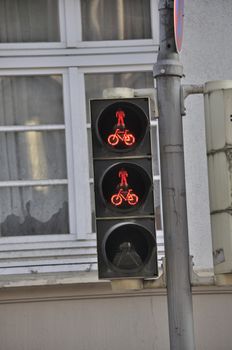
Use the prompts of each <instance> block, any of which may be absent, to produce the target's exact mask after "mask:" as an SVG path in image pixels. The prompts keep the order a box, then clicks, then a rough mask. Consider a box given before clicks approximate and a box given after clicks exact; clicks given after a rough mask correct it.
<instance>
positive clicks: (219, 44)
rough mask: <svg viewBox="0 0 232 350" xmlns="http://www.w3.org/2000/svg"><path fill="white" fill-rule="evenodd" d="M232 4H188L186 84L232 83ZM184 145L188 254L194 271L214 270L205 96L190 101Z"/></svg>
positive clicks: (193, 0) (197, 0)
mask: <svg viewBox="0 0 232 350" xmlns="http://www.w3.org/2000/svg"><path fill="white" fill-rule="evenodd" d="M231 16H232V2H231V1H230V0H222V1H217V0H204V1H201V0H186V1H185V19H184V41H183V48H182V52H181V62H182V63H183V66H184V73H185V76H186V77H185V78H184V79H183V84H203V83H205V82H206V81H209V80H220V79H232V50H231V45H230V44H229V42H230V40H231V38H232V21H231ZM186 109H187V110H186V117H184V144H185V164H186V187H187V205H188V223H189V239H190V250H191V254H192V255H193V256H194V262H195V268H199V269H205V268H210V267H212V254H211V251H212V248H211V234H210V217H209V202H208V179H207V164H206V146H205V124H204V108H203V97H202V95H193V96H189V97H188V99H187V100H186Z"/></svg>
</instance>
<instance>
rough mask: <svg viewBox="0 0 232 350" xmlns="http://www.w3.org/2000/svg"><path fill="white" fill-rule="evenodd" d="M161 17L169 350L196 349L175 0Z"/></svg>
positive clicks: (165, 4)
mask: <svg viewBox="0 0 232 350" xmlns="http://www.w3.org/2000/svg"><path fill="white" fill-rule="evenodd" d="M159 14H160V51H159V54H158V59H157V63H156V64H155V67H154V76H155V78H156V85H157V94H158V109H159V134H160V159H161V179H162V199H163V212H164V242H165V255H166V269H167V270H166V274H167V293H168V316H169V336H170V349H171V350H194V349H195V344H194V330H193V307H192V294H191V285H190V269H189V243H188V227H187V208H186V193H185V171H184V153H183V130H182V116H181V77H182V75H183V67H182V65H181V64H180V62H179V55H178V54H177V53H176V48H175V41H174V30H173V1H171V0H161V1H160V4H159Z"/></svg>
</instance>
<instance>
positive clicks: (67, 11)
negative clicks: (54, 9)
mask: <svg viewBox="0 0 232 350" xmlns="http://www.w3.org/2000/svg"><path fill="white" fill-rule="evenodd" d="M57 1H58V9H59V24H60V41H59V42H36V43H34V42H31V43H29V42H28V43H0V50H1V51H4V50H5V51H8V50H10V51H11V50H12V49H13V50H16V51H17V50H27V49H36V50H39V49H41V50H42V52H41V54H43V50H44V49H48V50H49V49H66V48H78V49H81V48H85V49H88V48H94V49H95V48H105V49H107V48H109V49H111V48H113V47H117V48H119V47H120V48H123V47H124V48H125V49H128V48H129V49H130V47H138V46H139V47H140V49H141V48H142V47H149V46H157V43H158V0H150V8H151V33H152V38H151V39H138V40H105V41H95V42H94V41H83V40H82V26H81V20H82V19H81V5H80V0H57ZM12 54H16V55H17V52H15V53H13V52H12ZM19 54H20V53H19ZM38 54H39V52H38V51H37V52H36V55H38ZM54 54H55V55H56V54H57V52H54Z"/></svg>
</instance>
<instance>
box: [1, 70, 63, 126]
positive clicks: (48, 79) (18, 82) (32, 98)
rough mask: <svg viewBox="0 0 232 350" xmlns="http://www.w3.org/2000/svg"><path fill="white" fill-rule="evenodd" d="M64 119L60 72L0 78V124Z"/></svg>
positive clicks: (50, 121)
mask: <svg viewBox="0 0 232 350" xmlns="http://www.w3.org/2000/svg"><path fill="white" fill-rule="evenodd" d="M63 123H64V112H63V87H62V77H61V76H27V77H20V76H18V77H1V78H0V125H39V124H63Z"/></svg>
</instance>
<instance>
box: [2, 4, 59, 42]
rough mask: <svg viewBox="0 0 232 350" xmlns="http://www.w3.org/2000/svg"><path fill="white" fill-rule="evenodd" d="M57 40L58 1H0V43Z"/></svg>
mask: <svg viewBox="0 0 232 350" xmlns="http://www.w3.org/2000/svg"><path fill="white" fill-rule="evenodd" d="M59 40H60V35H59V10H58V0H0V43H26V42H56V41H59Z"/></svg>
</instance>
